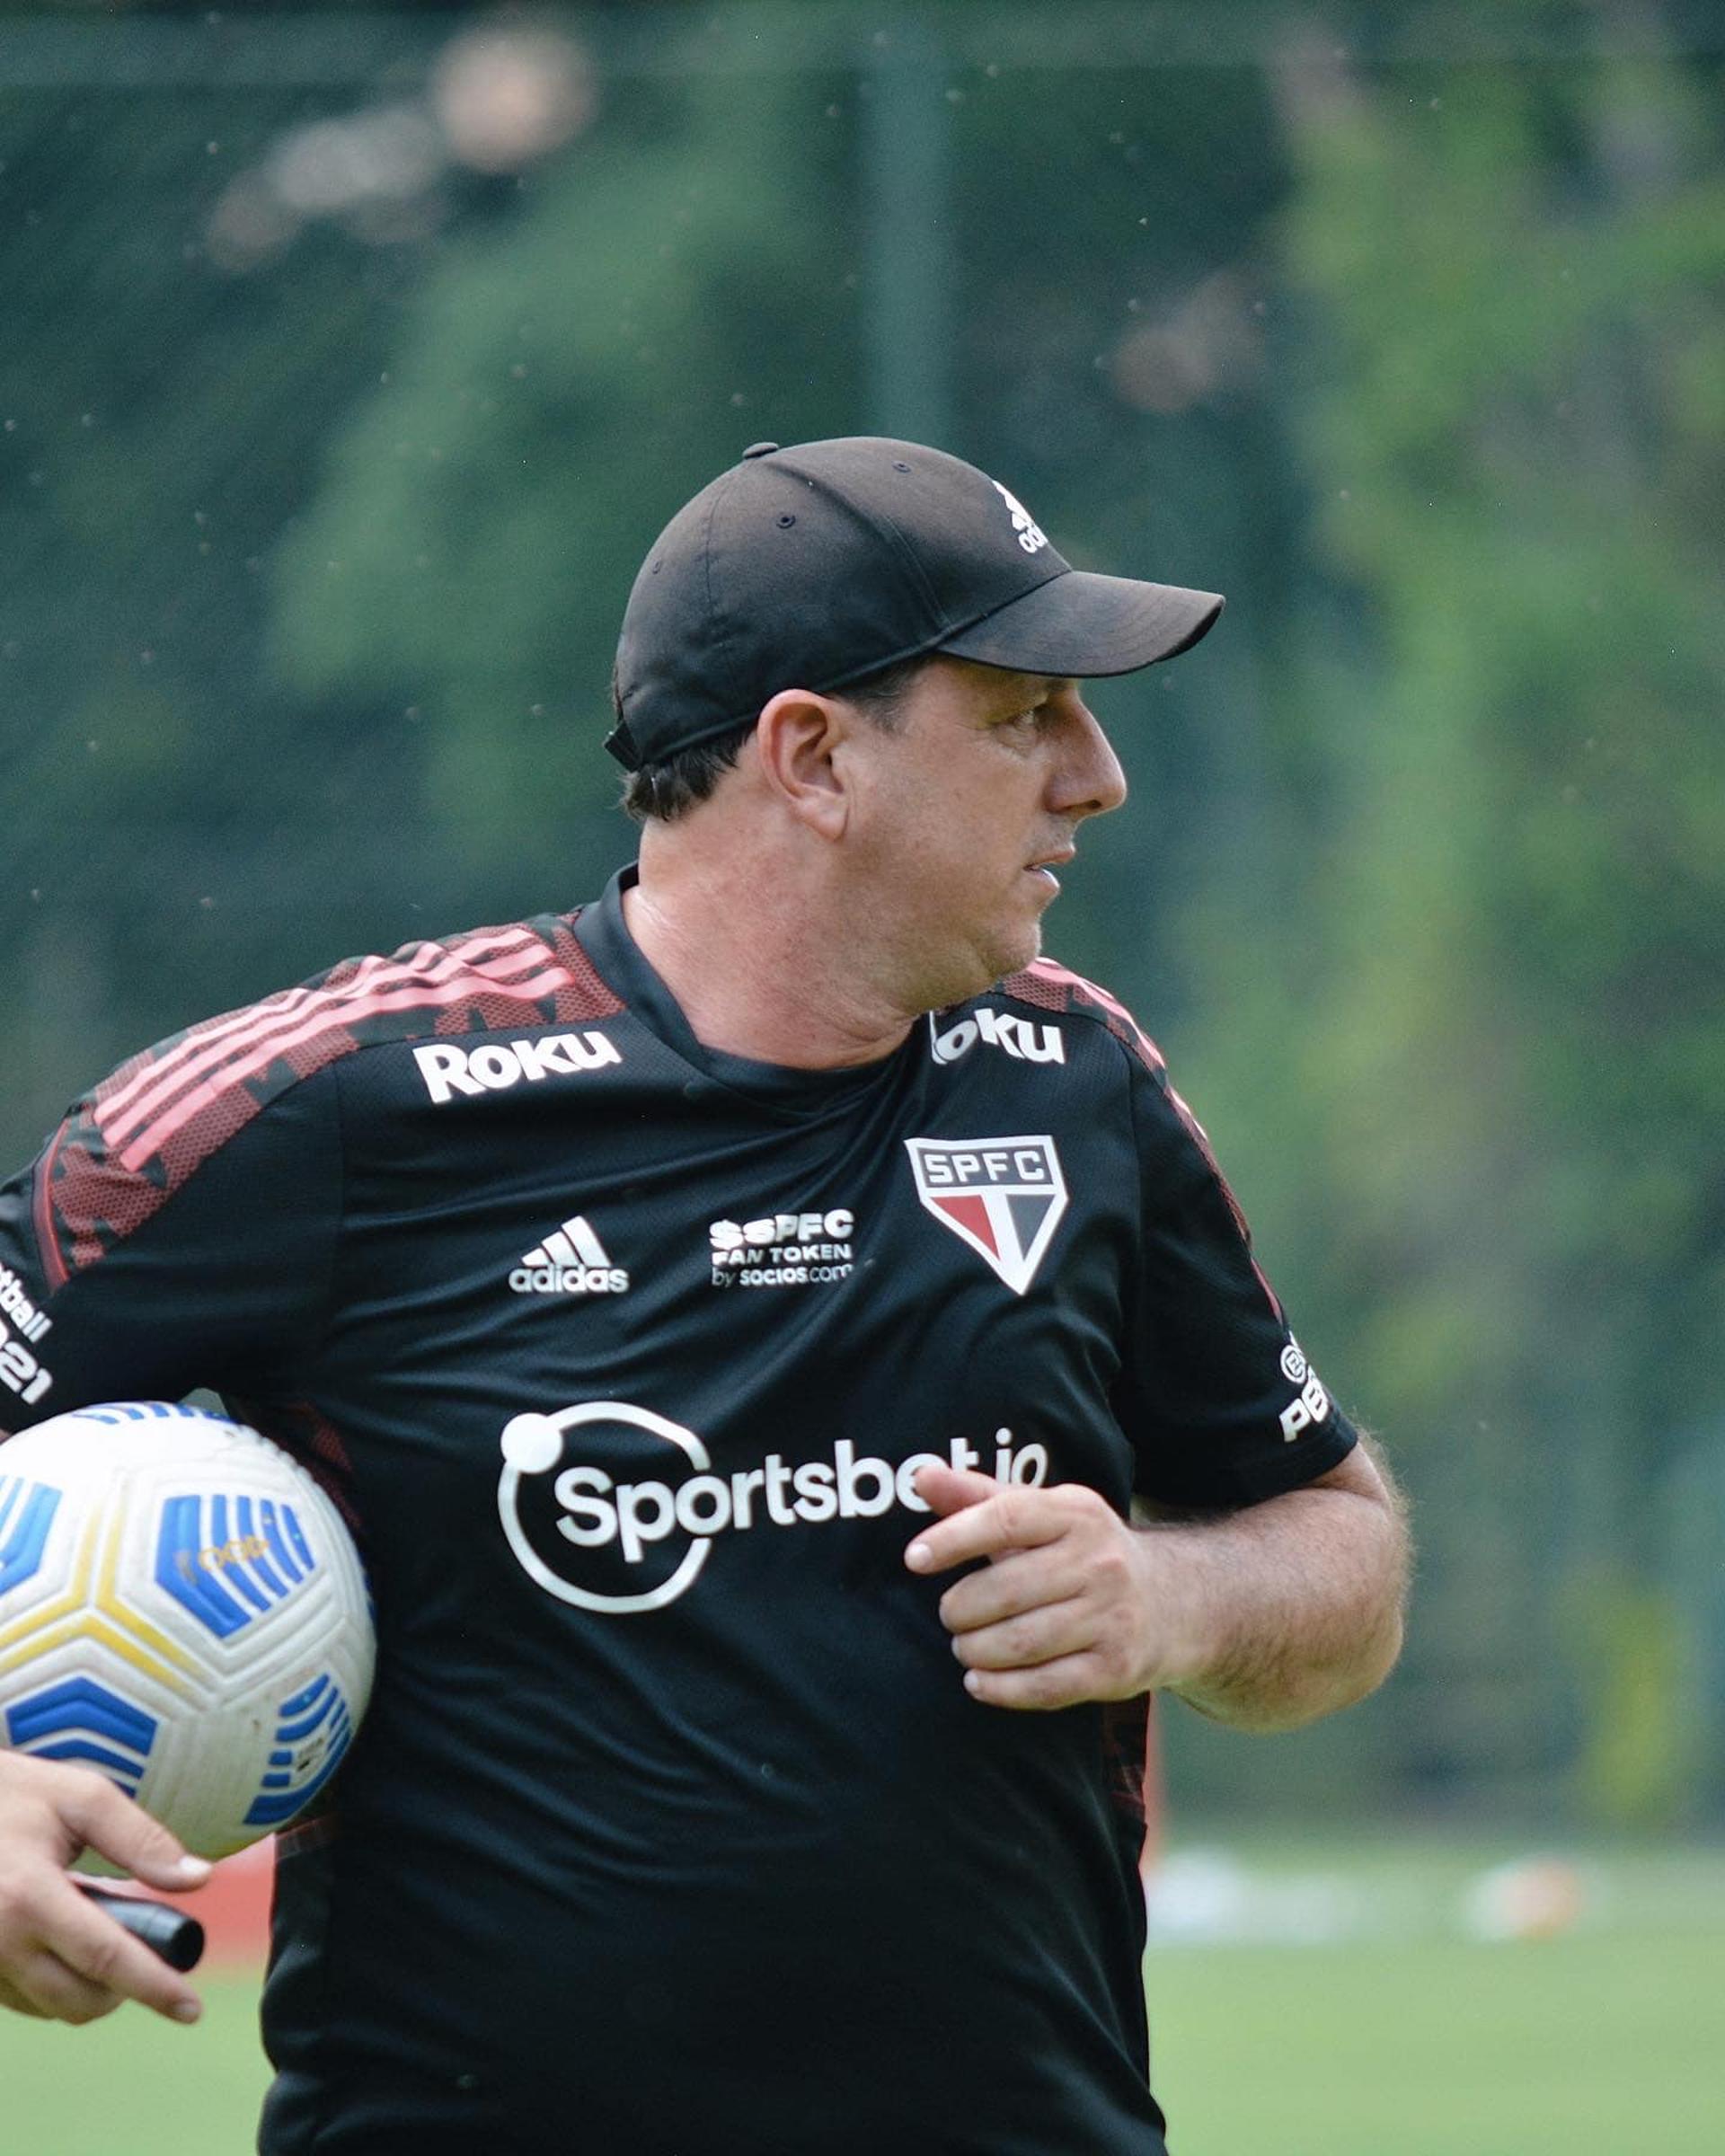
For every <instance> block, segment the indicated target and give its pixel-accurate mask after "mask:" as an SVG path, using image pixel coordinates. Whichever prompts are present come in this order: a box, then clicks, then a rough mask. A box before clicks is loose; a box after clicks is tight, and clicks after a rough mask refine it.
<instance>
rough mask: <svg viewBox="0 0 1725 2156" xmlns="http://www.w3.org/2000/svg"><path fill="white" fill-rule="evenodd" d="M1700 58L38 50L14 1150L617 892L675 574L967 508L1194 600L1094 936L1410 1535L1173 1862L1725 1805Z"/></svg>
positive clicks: (1500, 23)
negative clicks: (244, 1017)
mask: <svg viewBox="0 0 1725 2156" xmlns="http://www.w3.org/2000/svg"><path fill="white" fill-rule="evenodd" d="M1721 52H1725V21H1722V20H1721V15H1720V12H1719V11H1718V9H1717V8H1714V7H1704V6H1679V5H1659V4H1652V0H1647V4H1629V0H1624V4H1607V5H1597V6H1589V7H1569V6H1561V5H1545V4H1532V0H1530V4H1527V5H1525V6H1518V5H1514V4H1504V5H1492V6H1476V7H1456V6H1438V7H1431V6H1421V7H1412V6H1396V5H1385V6H1375V7H1371V8H1364V7H1355V8H1340V7H1338V8H1319V7H1306V6H1289V7H1268V6H1252V5H1239V6H1226V5H1218V6H1216V7H1214V8H1209V9H1205V10H1201V11H1200V10H1191V9H1178V8H1173V7H1160V6H1154V7H1153V6H1140V5H1128V4H1070V5H1064V6H1062V7H1060V8H1057V9H1056V8H1049V7H1041V8H1036V7H1028V6H1023V5H1006V4H989V0H951V4H948V5H944V6H940V5H923V6H903V7H855V6H841V5H833V6H827V5H823V4H818V0H814V4H805V5H783V6H754V5H732V6H727V5H716V6H705V7H701V8H684V7H673V6H666V7H650V6H636V7H617V8H610V9H588V10H559V9H555V8H552V9H546V10H535V11H532V12H530V13H522V12H520V11H486V10H478V9H472V8H461V7H453V8H438V7H423V6H422V7H417V8H413V9H406V10H401V11H394V12H391V11H383V10H378V11H367V10H363V9H354V8H349V7H335V8H327V9H323V10H319V9H315V8H307V9H300V10H297V11H294V12H292V13H288V12H278V11H275V10H272V9H270V8H265V7H254V8H248V9H245V10H220V9H199V10H183V11H182V10H170V9H155V8H149V7H136V8H132V9H129V10H128V9H123V8H109V7H103V8H96V7H61V8H52V9H43V8H37V9H31V8H11V9H0V292H3V293H4V306H5V323H6V334H5V337H4V340H0V425H3V429H4V430H3V431H0V549H3V550H4V561H5V562H6V564H7V570H6V577H5V584H4V598H3V599H0V809H3V810H4V818H5V829H6V833H7V841H6V846H5V851H4V871H3V872H0V914H3V915H4V935H0V1009H4V1013H5V1017H6V1021H7V1029H6V1038H7V1040H8V1042H9V1045H10V1048H11V1055H10V1056H9V1059H8V1076H9V1082H8V1084H7V1086H6V1088H5V1089H4V1096H0V1135H3V1136H4V1138H5V1140H6V1142H7V1151H8V1153H9V1154H10V1155H11V1156H12V1157H13V1158H19V1157H22V1156H23V1155H24V1154H25V1153H27V1152H28V1151H29V1150H30V1149H31V1146H32V1145H33V1144H34V1143H35V1142H36V1139H37V1138H38V1136H39V1135H40V1131H41V1130H42V1129H43V1128H44V1127H46V1126H47V1124H48V1123H49V1120H50V1119H51V1118H52V1117H53V1116H54V1115H55V1114H56V1113H57V1110H58V1109H59V1107H60V1105H61V1103H62V1102H63V1100H65V1099H66V1097H67V1096H68V1095H69V1094H70V1093H71V1092H72V1091H75V1089H76V1088H77V1087H78V1086H80V1085H81V1084H83V1083H84V1082H87V1081H88V1080H90V1079H91V1078H93V1076H95V1075H97V1074H100V1073H101V1072H102V1070H103V1069H104V1068H105V1067H107V1066H108V1065H110V1064H111V1063H112V1062H113V1061H114V1060H116V1059H118V1057H119V1056H121V1055H122V1054H124V1053H126V1052H128V1050H129V1049H131V1048H133V1047H137V1046H139V1045H141V1044H142V1043H143V1042H145V1041H146V1040H148V1039H150V1038H155V1037H156V1036H158V1035H159V1034H161V1033H163V1032H164V1031H166V1030H168V1029H172V1028H173V1027H176V1026H178V1025H181V1024H182V1023H185V1022H187V1021H190V1020H192V1019H194V1018H196V1017H199V1016H201V1015H204V1014H206V1013H208V1012H210V1011H212V1010H215V1009H218V1008H221V1007H223V1006H224V1005H226V1004H227V1003H233V1002H236V1001H239V1000H242V999H243V998H247V997H250V996H252V995H253V994H259V993H261V992H263V991H265V990H267V989H269V988H271V987H275V986H278V985H282V984H284V983H285V982H288V981H290V980H292V979H295V978H297V977H299V976H303V975H304V974H305V973H306V972H308V971H310V970H312V969H313V968H315V967H317V966H319V965H322V964H323V963H327V962H328V961H330V960H331V959H333V958H335V957H337V956H339V955H341V954H344V953H346V952H349V951H352V950H361V949H377V948H388V947H390V946H393V945H394V944H395V943H397V942H400V941H403V940H405V939H406V938H407V937H409V936H411V935H414V934H418V933H421V932H447V931H448V930H451V929H454V928H456V927H460V926H464V925H466V924H469V923H473V922H476V921H479V920H482V919H496V918H500V917H509V916H510V915H514V914H515V913H517V912H518V911H520V910H523V909H527V908H535V907H539V906H545V905H547V904H562V903H572V902H573V901H575V900H576V899H578V898H579V897H584V896H588V895H590V894H591V893H592V892H593V891H595V890H596V889H597V887H598V885H599V884H600V882H601V880H602V879H603V877H604V876H605V875H606V873H608V871H609V870H610V868H611V867H612V866H613V865H615V862H617V861H618V860H620V859H622V858H624V856H625V855H626V853H627V851H628V848H629V833H628V829H627V826H625V825H624V824H623V823H622V821H621V820H620V819H619V818H618V817H617V816H616V815H615V810H614V808H612V806H611V797H612V794H613V791H614V789H613V786H612V784H611V782H610V781H609V779H608V778H607V776H606V773H605V772H604V770H603V769H602V768H601V765H602V762H603V759H601V758H600V757H599V756H598V755H597V739H598V738H599V735H600V734H601V732H602V731H603V730H604V727H605V724H606V709H605V707H606V676H607V672H608V666H609V656H610V646H611V642H612V640H613V638H614V635H615V622H616V619H617V615H618V613H619V611H620V608H621V605H622V600H623V597H624V593H625V592H626V589H627V587H628V583H629V580H630V579H631V577H632V572H633V569H634V566H635V564H636V562H637V561H638V560H639V558H640V555H641V552H642V551H643V550H644V548H645V546H646V544H647V543H648V542H649V540H650V537H651V535H652V534H653V532H654V531H655V530H656V529H657V528H658V526H659V524H660V523H661V522H662V520H663V518H664V517H665V516H666V515H667V514H668V512H669V510H670V509H671V508H674V507H675V506H676V505H677V503H678V502H679V501H681V500H682V499H684V498H685V497H686V494H687V493H689V492H690V491H692V490H693V489H694V487H695V486H697V485H698V484H700V483H701V482H703V480H704V479H705V478H706V477H707V476H709V475H710V474H711V473H712V472H713V471H714V470H716V469H718V468H719V467H720V466H721V465H722V464H725V463H727V462H729V461H730V460H731V459H732V458H733V457H734V456H735V455H736V454H737V453H738V451H739V449H740V448H741V447H742V446H744V445H745V444H746V443H747V442H748V441H750V440H752V439H755V438H758V437H773V438H777V439H782V440H792V439H797V438H804V437H809V436H813V435H818V434H830V433H841V432H847V431H858V430H864V429H875V430H881V431H889V432H902V433H906V434H910V435H915V436H920V437H924V438H934V439H938V440H941V441H942V442H943V443H944V444H945V445H946V446H951V447H952V448H953V449H955V450H957V451H959V452H960V454H963V455H969V456H972V457H974V458H975V459H977V461H978V462H981V463H983V464H985V465H986V466H987V467H988V468H990V469H992V470H995V471H997V472H999V473H1001V474H1002V475H1003V476H1004V478H1005V479H1006V480H1007V482H1008V483H1010V484H1011V485H1013V488H1014V489H1015V490H1017V491H1018V492H1020V493H1021V494H1022V496H1023V497H1024V498H1025V499H1028V500H1029V501H1031V504H1032V505H1033V507H1034V508H1035V510H1036V513H1037V515H1038V517H1039V520H1040V521H1041V522H1042V523H1043V524H1044V525H1045V526H1047V527H1048V529H1049V530H1050V531H1051V532H1052V533H1053V534H1054V535H1056V537H1057V542H1058V543H1060V544H1061V545H1062V546H1063V548H1064V549H1065V550H1066V551H1067V552H1069V553H1071V554H1073V555H1074V556H1075V557H1076V558H1078V559H1079V560H1081V561H1085V562H1087V563H1089V564H1092V565H1094V566H1098V567H1105V568H1117V569H1122V570H1142V571H1144V572H1145V573H1148V574H1151V575H1157V576H1166V577H1169V578H1171V579H1175V580H1186V581H1191V582H1194V583H1198V584H1202V585H1208V586H1212V587H1215V588H1222V589H1225V590H1226V591H1228V593H1229V594H1230V597H1231V607H1230V612H1229V614H1228V617H1227V620H1226V622H1225V625H1224V629H1223V632H1221V633H1220V634H1219V635H1218V636H1217V637H1216V638H1215V639H1213V640H1212V641H1211V642H1210V643H1208V644H1207V645H1206V647H1205V648H1204V649H1203V650H1202V651H1201V652H1199V653H1197V654H1195V655H1193V657H1192V658H1190V660H1188V661H1183V662H1182V664H1181V667H1178V668H1174V669H1169V670H1168V671H1167V673H1166V676H1165V677H1164V676H1162V675H1161V674H1155V675H1152V676H1147V677H1144V678H1141V679H1138V680H1136V681H1132V682H1128V683H1123V684H1118V685H1111V686H1110V687H1109V688H1108V689H1106V690H1105V691H1103V692H1101V693H1099V696H1098V702H1099V706H1100V708H1101V710H1102V711H1103V714H1104V716H1105V717H1107V718H1109V719H1110V720H1112V721H1114V722H1116V723H1117V725H1118V729H1119V739H1120V744H1121V747H1122V749H1123V752H1124V754H1125V755H1126V757H1127V761H1128V769H1129V773H1130V775H1131V777H1132V779H1133V782H1134V785H1135V790H1136V793H1137V800H1135V802H1134V804H1133V805H1132V806H1131V807H1130V808H1128V810H1127V811H1126V813H1125V814H1124V815H1122V816H1120V817H1115V818H1113V819H1111V821H1110V824H1109V825H1108V826H1105V827H1102V828H1100V829H1099V830H1098V832H1097V836H1096V841H1095V843H1094V844H1093V845H1092V846H1090V847H1089V848H1087V852H1086V861H1085V864H1084V875H1083V877H1082V878H1081V879H1078V883H1077V888H1075V889H1074V890H1073V891H1072V893H1071V894H1070V895H1069V896H1068V897H1066V899H1065V900H1063V903H1062V908H1061V912H1060V914H1059V915H1057V928H1056V931H1055V934H1054V944H1055V948H1056V949H1057V950H1058V951H1059V953H1060V955H1062V956H1063V957H1064V958H1066V959H1067V960H1068V961H1069V962H1072V963H1074V964H1076V965H1078V966H1080V967H1081V968H1084V970H1087V971H1093V972H1095V973H1097V974H1099V975H1101V976H1102V977H1103V978H1105V979H1108V980H1110V982H1111V983H1112V984H1113V985H1116V986H1117V987H1118V988H1119V990H1120V991H1121V992H1122V993H1124V994H1127V995H1128V997H1129V998H1130V999H1131V1000H1132V1001H1133V1002H1134V1003H1135V1004H1136V1005H1137V1007H1138V1009H1139V1010H1140V1012H1141V1014H1142V1015H1143V1017H1144V1019H1145V1021H1146V1024H1147V1025H1148V1026H1149V1027H1150V1029H1152V1030H1153V1031H1154V1032H1155V1033H1156V1034H1157V1035H1158V1036H1159V1038H1162V1040H1163V1044H1164V1046H1165V1047H1167V1048H1168V1049H1169V1052H1170V1054H1171V1056H1172V1059H1173V1062H1174V1065H1175V1069H1176V1073H1177V1075H1178V1076H1179V1077H1180V1079H1181V1084H1182V1090H1184V1091H1186V1092H1187V1093H1188V1094H1189V1095H1190V1097H1191V1098H1192V1099H1193V1100H1195V1102H1196V1103H1197V1105H1198V1107H1199V1112H1200V1113H1201V1114H1203V1115H1204V1116H1205V1118H1206V1120H1207V1123H1208V1124H1209V1125H1210V1127H1211V1128H1212V1132H1213V1135H1215V1137H1216V1143H1217V1145H1218V1149H1219V1151H1220V1153H1221V1154H1222V1157H1223V1159H1224V1161H1225V1163H1226V1164H1227V1165H1228V1167H1229V1169H1230V1171H1231V1173H1232V1175H1233V1177H1234V1180H1235V1182H1236V1184H1237V1185H1238V1187H1239V1188H1240V1190H1241V1193H1242V1196H1243V1199H1244V1202H1245V1203H1246V1206H1247V1208H1248V1210H1249V1211H1250V1212H1251V1213H1252V1215H1253V1218H1254V1221H1255V1223H1256V1224H1257V1227H1258V1230H1259V1235H1260V1244H1261V1250H1262V1252H1263V1255H1264V1257H1265V1259H1266V1264H1267V1268H1268V1269H1269V1273H1270V1275H1271V1277H1273V1278H1274V1279H1276V1281H1277V1282H1278V1286H1280V1287H1282V1289H1283V1291H1284V1292H1285V1294H1286V1295H1287V1299H1288V1301H1289V1303H1290V1305H1291V1307H1292V1308H1293V1310H1294V1311H1295V1312H1296V1318H1297V1320H1298V1321H1299V1323H1300V1326H1301V1330H1302V1334H1303V1337H1304V1338H1305V1341H1306V1344H1307V1346H1308V1347H1311V1348H1312V1349H1313V1351H1314V1355H1315V1356H1316V1357H1317V1359H1318V1361H1319V1363H1320V1366H1321V1367H1322V1368H1323V1370H1324V1371H1325V1373H1326V1374H1327V1375H1329V1376H1330V1377H1331V1381H1332V1382H1333V1383H1335V1384H1336V1385H1337V1387H1338V1389H1339V1390H1340V1392H1341V1394H1342V1396H1343V1398H1344V1399H1345V1400H1347V1401H1349V1403H1350V1404H1351V1405H1353V1406H1354V1407H1356V1408H1357V1409H1358V1411H1359V1412H1360V1413H1361V1414H1362V1415H1363V1416H1364V1418H1366V1419H1367V1420H1368V1421H1369V1422H1372V1423H1374V1424H1377V1425H1380V1426H1381V1427H1383V1428H1384V1434H1385V1437H1386V1441H1387V1443H1388V1445H1389V1446H1390V1449H1391V1452H1392V1454H1393V1458H1394V1460H1395V1462H1396V1463H1397V1465H1398V1467H1399V1469H1400V1471H1402V1475H1403V1477H1404V1479H1405V1480H1406V1481H1407V1482H1408V1484H1409V1486H1410V1488H1411V1490H1412V1491H1413V1493H1414V1496H1415V1498H1416V1502H1417V1506H1418V1511H1419V1517H1420V1532H1421V1539H1422V1543H1423V1546H1424V1551H1425V1558H1424V1571H1423V1575H1422V1582H1421V1588H1420V1598H1419V1601H1418V1604H1417V1606H1416V1621H1415V1627H1414V1631H1413V1636H1412V1640H1411V1648H1410V1652H1409V1656H1408V1659H1407V1663H1406V1666H1405V1669H1404V1671H1403V1674H1402V1675H1401V1676H1400V1677H1399V1678H1398V1680H1397V1681H1396V1683H1395V1684H1394V1685H1393V1687H1392V1688H1391V1689H1390V1691H1389V1692H1387V1693H1386V1694H1385V1695H1384V1697H1383V1698H1382V1699H1381V1700H1380V1701H1377V1702H1375V1703H1374V1704H1373V1705H1372V1706H1371V1707H1369V1708H1368V1709H1367V1710H1362V1711H1361V1712H1360V1713H1358V1714H1357V1715H1354V1716H1351V1717H1349V1718H1346V1719H1343V1720H1341V1721H1340V1722H1338V1723H1336V1724H1334V1725H1330V1726H1325V1727H1322V1728H1320V1729H1318V1730H1315V1731H1314V1732H1311V1733H1309V1734H1307V1735H1305V1736H1301V1737H1299V1738H1296V1739H1291V1740H1286V1741H1285V1742H1282V1743H1278V1745H1277V1746H1275V1747H1272V1748H1270V1749H1269V1750H1268V1751H1261V1750H1260V1749H1259V1748H1257V1747H1254V1746H1252V1745H1244V1744H1243V1743H1242V1742H1241V1741H1240V1740H1238V1739H1237V1738H1227V1737H1222V1736H1215V1735H1213V1734H1211V1733H1208V1732H1207V1731H1205V1730H1202V1729H1200V1728H1198V1727H1195V1726H1193V1725H1192V1724H1191V1723H1190V1718H1181V1717H1176V1718H1171V1719H1172V1720H1173V1721H1174V1722H1175V1723H1176V1724H1177V1725H1178V1726H1177V1727H1175V1728H1174V1729H1173V1730H1172V1732H1171V1739H1172V1750H1173V1754H1174V1765H1175V1772H1176V1780H1177V1784H1178V1786H1179V1788H1180V1789H1181V1790H1182V1791H1183V1792H1185V1793H1186V1794H1187V1797H1188V1798H1189V1800H1190V1803H1191V1804H1192V1805H1193V1807H1194V1808H1196V1807H1198V1806H1199V1805H1200V1804H1201V1805H1204V1806H1207V1807H1225V1806H1228V1805H1231V1804H1237V1805H1242V1806H1246V1805H1250V1806H1254V1807H1260V1808H1263V1807H1270V1806H1276V1805H1298V1806H1300V1807H1304V1808H1305V1809H1307V1810H1310V1809H1312V1808H1313V1807H1326V1808H1330V1809H1334V1808H1335V1807H1343V1808H1346V1809H1372V1808H1382V1807H1389V1806H1392V1805H1393V1806H1397V1807H1409V1806H1411V1805H1418V1806H1420V1807H1428V1808H1442V1807H1458V1806H1473V1807H1483V1806H1491V1807H1499V1808H1502V1807H1517V1808H1521V1809H1526V1810H1537V1811H1540V1812H1543V1813H1545V1814H1548V1815H1550V1816H1553V1817H1559V1816H1590V1817H1593V1818H1596V1819H1604V1820H1607V1821H1617V1822H1623V1823H1637V1824H1659V1823H1661V1822H1668V1821H1669V1822H1681V1821H1690V1822H1694V1821H1697V1820H1712V1821H1715V1822H1717V1821H1718V1820H1719V1819H1720V1818H1721V1816H1725V1716H1722V1715H1721V1707H1720V1701H1721V1696H1722V1693H1725V1686H1722V1682H1721V1681H1722V1680H1725V1587H1722V1586H1721V1581H1722V1580H1725V1572H1721V1548H1722V1547H1725V1542H1721V1530H1725V1383H1721V1375H1720V1370H1719V1365H1718V1357H1717V1355H1716V1353H1715V1352H1714V1341H1715V1339H1716V1337H1717V1333H1718V1328H1719V1322H1720V1312H1721V1295H1725V1173H1722V1172H1721V1145H1720V1140H1719V1135H1718V1134H1719V1131H1720V1129H1721V1113H1720V1111H1721V1109H1725V1098H1721V1096H1722V1095H1725V1015H1722V1014H1725V995H1722V994H1721V990H1725V926H1722V924H1725V890H1722V889H1721V881H1722V880H1725V871H1722V870H1721V862H1725V791H1721V788H1720V786H1719V783H1718V767H1717V741H1718V738H1719V718H1720V688H1721V677H1722V676H1725V638H1722V637H1721V627H1720V622H1719V610H1718V606H1717V592H1718V588H1719V580H1720V572H1721V535H1725V514H1721V507H1722V505H1721V496H1722V495H1725V390H1722V389H1721V384H1725V303H1722V302H1721V292H1725V278H1721V270H1725V161H1722V160H1721V141H1722V140H1725V135H1722V134H1721V119H1725V86H1722V85H1721V68H1720V60H1721Z"/></svg>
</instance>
